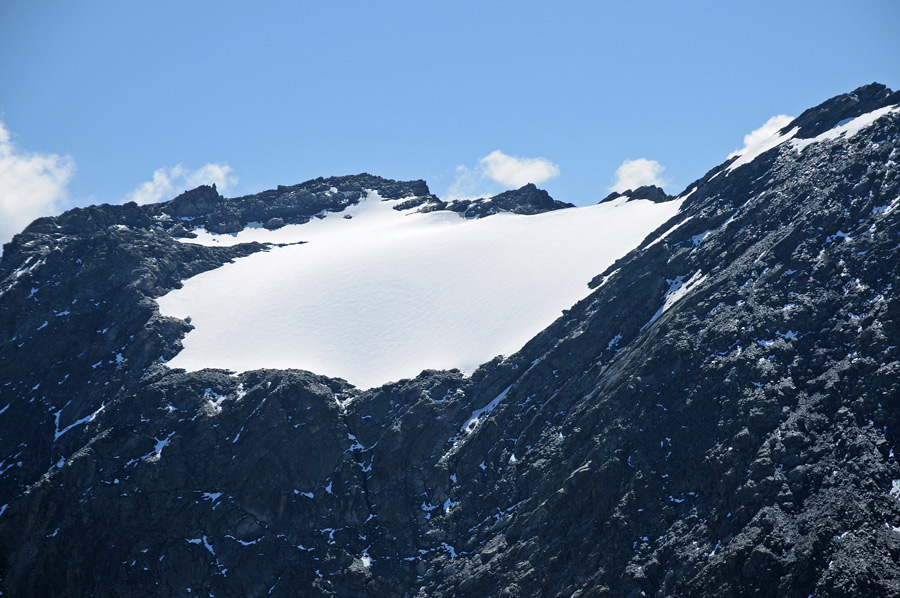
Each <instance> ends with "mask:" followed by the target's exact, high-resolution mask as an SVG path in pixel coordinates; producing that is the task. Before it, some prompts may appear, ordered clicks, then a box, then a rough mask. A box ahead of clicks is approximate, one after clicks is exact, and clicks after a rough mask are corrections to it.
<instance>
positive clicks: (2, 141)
mask: <svg viewBox="0 0 900 598" xmlns="http://www.w3.org/2000/svg"><path fill="white" fill-rule="evenodd" d="M74 174H75V161H74V160H73V159H72V158H71V157H70V156H60V155H58V154H40V153H36V152H27V151H23V150H21V149H19V148H17V147H16V145H15V144H14V143H13V142H12V139H11V137H10V134H9V130H7V128H6V126H5V125H4V124H3V122H2V121H0V245H2V244H3V243H6V242H7V241H9V240H10V239H11V238H12V236H13V235H14V234H16V233H18V232H21V231H22V229H24V228H25V227H26V226H27V225H28V224H30V223H31V221H33V220H34V219H35V218H39V217H41V216H49V215H51V214H53V213H55V212H58V211H60V210H61V209H62V207H63V202H64V200H65V199H66V195H67V190H66V186H67V185H68V184H69V180H70V179H71V178H72V175H74Z"/></svg>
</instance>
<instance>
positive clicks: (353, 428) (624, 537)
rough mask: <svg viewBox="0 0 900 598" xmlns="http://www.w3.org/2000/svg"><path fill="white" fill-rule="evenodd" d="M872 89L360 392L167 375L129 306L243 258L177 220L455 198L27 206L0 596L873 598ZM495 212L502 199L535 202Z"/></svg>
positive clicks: (376, 184)
mask: <svg viewBox="0 0 900 598" xmlns="http://www.w3.org/2000/svg"><path fill="white" fill-rule="evenodd" d="M898 104H900V94H897V93H893V92H891V91H890V90H887V89H885V88H884V87H883V86H879V85H875V84H873V85H870V86H866V87H864V88H860V89H859V90H856V91H855V92H853V93H850V94H845V95H842V96H839V97H837V98H834V99H832V100H829V101H828V102H825V103H824V104H822V105H821V106H819V107H816V108H813V109H811V110H809V111H807V112H805V113H804V114H803V115H801V116H800V117H799V118H798V119H797V120H795V121H794V122H793V123H791V124H789V125H788V126H787V127H786V128H785V130H784V131H783V132H782V133H783V134H784V135H785V137H786V140H785V141H784V142H783V143H781V144H780V145H778V146H777V147H774V148H773V149H771V150H769V151H767V152H765V153H762V154H761V155H759V156H757V157H756V158H755V159H753V160H751V161H748V162H747V163H744V164H742V165H739V166H735V165H736V164H737V159H732V160H729V161H728V162H726V163H724V164H723V165H721V166H718V167H716V168H714V169H713V170H711V171H710V172H709V173H707V174H706V175H705V176H704V177H703V178H701V179H700V180H698V181H696V182H695V183H692V184H691V185H689V186H688V188H687V189H686V190H685V192H684V193H682V194H681V195H680V197H682V198H684V203H683V205H682V208H681V210H680V212H679V213H678V214H677V215H676V216H675V217H674V218H673V219H672V220H671V221H670V222H668V223H667V224H666V225H664V226H663V227H661V228H660V229H659V230H658V231H657V232H655V233H653V234H651V235H650V237H648V238H647V239H646V240H645V241H644V242H643V244H642V245H641V246H640V247H639V248H638V249H636V250H635V251H633V252H631V253H630V254H628V255H627V256H625V257H624V258H622V259H621V260H619V261H618V262H617V263H616V264H614V265H613V266H612V267H610V268H609V269H608V270H607V271H606V272H598V273H597V277H596V278H595V279H594V280H593V281H592V282H591V285H592V288H593V289H594V290H593V292H592V293H591V294H590V295H589V296H588V297H587V298H586V299H584V300H583V301H581V302H579V303H578V304H577V305H574V306H573V307H572V308H571V309H570V310H567V312H566V313H565V314H564V315H563V316H562V317H560V318H559V319H558V320H557V321H556V322H555V323H553V324H552V325H551V326H550V327H548V328H547V329H546V330H545V331H543V332H542V333H540V334H539V335H538V336H536V337H535V338H534V339H532V340H531V341H530V342H529V343H528V344H527V345H525V347H524V348H523V349H522V350H521V351H520V352H518V353H516V354H515V355H511V356H507V357H498V358H497V359H495V360H493V361H491V362H489V363H487V364H484V365H483V366H482V367H481V368H479V369H478V370H477V371H476V372H475V373H474V374H472V375H471V376H464V375H463V374H461V373H460V372H458V371H426V372H423V373H422V374H421V375H419V376H418V377H416V378H415V379H411V380H403V381H400V382H397V383H394V384H389V385H387V386H384V387H381V388H377V389H372V390H368V391H364V392H363V391H360V390H358V389H356V388H354V387H352V386H350V385H349V384H347V383H346V382H344V381H342V380H336V379H329V378H325V377H322V376H319V375H316V374H314V373H311V372H305V371H297V370H286V371H285V370H258V371H252V372H244V373H232V372H227V371H221V370H204V371H200V372H194V373H188V372H184V371H180V370H171V369H169V368H168V367H166V365H165V360H166V359H167V358H170V357H171V356H173V355H174V354H175V353H177V352H178V351H179V349H180V343H181V339H182V338H183V337H184V335H185V334H186V332H187V331H188V330H189V329H190V327H191V324H190V322H187V321H182V320H177V319H174V318H165V317H162V316H160V314H159V311H158V309H157V307H156V303H155V301H154V299H155V298H156V297H158V296H160V295H161V294H163V293H165V292H166V291H168V289H170V288H172V287H178V286H179V285H180V284H181V281H182V280H184V279H186V278H188V277H190V276H192V275H194V274H197V273H199V272H203V271H206V270H210V269H213V268H216V267H219V266H221V265H222V264H224V263H226V262H228V261H230V260H234V259H239V258H240V257H242V256H246V255H249V254H250V253H253V252H258V251H264V250H266V246H265V245H262V244H259V243H250V244H241V245H236V246H233V247H202V246H197V245H190V244H184V243H180V242H179V241H178V240H177V237H179V236H182V235H184V234H187V233H189V229H190V228H192V227H195V226H202V227H205V228H206V229H208V230H210V231H215V232H221V233H227V232H233V231H235V230H240V228H242V227H244V226H246V225H247V224H248V223H250V222H260V223H263V224H266V225H268V226H272V227H277V226H280V225H281V224H284V223H300V222H303V221H305V220H307V219H309V218H314V217H316V215H317V214H321V213H322V211H323V210H328V211H340V210H342V209H343V208H344V207H346V206H347V205H350V204H352V203H354V202H356V201H359V198H360V197H361V195H362V192H363V190H364V189H375V190H377V191H378V192H379V193H380V195H381V196H382V197H384V198H392V199H401V198H408V199H409V201H411V202H412V203H410V204H409V205H408V206H405V209H411V208H416V209H452V207H450V206H452V204H447V203H445V202H442V201H441V200H440V199H438V198H436V197H434V196H433V195H432V194H431V193H430V192H429V191H428V188H427V186H426V185H425V184H424V183H423V182H421V181H413V182H409V183H403V182H397V181H388V180H385V179H379V178H377V177H371V176H369V175H360V176H358V177H339V178H333V179H317V180H315V181H310V182H307V183H303V184H301V185H297V186H294V187H279V188H278V189H277V190H274V191H269V192H265V193H261V194H258V195H255V196H250V197H245V198H238V199H225V198H222V197H220V196H219V195H218V193H217V192H216V191H215V189H213V188H200V189H196V190H194V191H189V192H187V193H185V194H183V195H182V196H179V197H178V198H175V199H173V200H172V201H170V202H167V203H163V204H158V205H153V206H143V207H141V206H136V205H134V204H129V205H125V206H98V207H91V208H87V209H79V210H73V211H71V212H67V213H66V214H63V215H61V216H59V217H56V218H44V219H41V220H38V221H36V222H35V223H34V224H32V225H31V226H30V227H28V228H27V229H26V230H25V231H24V232H23V233H21V234H19V235H17V236H16V237H15V238H14V239H13V241H12V242H11V243H9V244H7V245H6V246H5V248H4V254H3V257H2V260H0V576H2V582H0V587H2V589H3V591H4V592H5V593H7V594H9V595H48V596H50V595H67V596H69V595H75V596H116V595H158V596H168V595H173V594H179V595H184V594H189V595H195V594H199V595H204V596H206V595H210V596H213V595H214V596H220V597H221V596H296V595H306V596H319V595H322V596H324V595H340V596H510V597H512V596H635V597H636V596H745V595H746V596H749V595H754V596H757V595H759V596H798V597H799V596H804V597H805V596H810V595H813V596H848V595H856V596H874V595H880V596H886V595H897V594H900V566H898V559H900V461H898V459H897V457H896V456H895V453H894V448H895V445H896V444H897V440H898V438H897V435H898V430H900V421H898V420H900V405H898V400H900V349H898V347H900V295H898V292H897V288H896V286H897V285H898V284H900V273H898V265H900V260H898V259H897V256H898V253H897V252H898V251H900V210H898V209H897V208H898V207H900V169H898V168H897V161H898V159H900V158H898V156H900V111H898V110H891V109H890V107H892V106H895V105H898ZM877 110H882V113H880V114H879V117H878V118H876V119H871V122H870V123H869V124H868V125H867V126H859V127H856V128H854V127H853V123H857V124H859V123H860V122H861V121H859V120H854V119H858V118H859V117H865V115H871V114H872V113H873V111H877ZM842 127H843V128H842ZM847 127H850V128H847ZM789 136H790V137H789ZM788 137H789V138H788ZM651 191H652V190H651ZM512 193H513V195H512V196H506V195H504V196H498V197H497V198H493V199H491V200H484V201H482V202H476V203H474V204H473V203H470V204H467V205H466V206H463V207H462V209H460V210H454V211H458V212H460V213H461V214H464V215H466V216H467V217H468V216H472V215H473V213H472V211H471V208H472V207H473V206H475V207H476V208H477V209H476V211H475V213H474V214H475V215H478V216H485V217H489V216H490V214H491V213H496V212H498V211H506V210H510V209H511V207H510V206H515V205H519V203H517V202H516V201H515V199H516V198H515V193H516V192H512ZM519 195H520V196H521V197H520V199H522V201H523V202H524V203H522V205H526V206H531V207H526V208H523V209H524V210H525V211H524V212H523V213H534V212H536V211H544V210H547V209H555V208H563V207H565V206H564V205H557V204H559V202H555V201H554V200H552V199H550V198H549V196H546V194H545V193H543V192H541V191H539V190H537V189H534V188H533V187H526V188H523V189H522V190H519ZM653 196H654V198H656V199H655V201H665V200H666V199H667V197H666V196H665V195H664V194H663V195H662V196H660V194H659V193H655V192H653ZM520 203H521V202H520ZM460 205H461V204H460ZM479 206H480V207H479ZM483 206H487V208H485V207H483ZM491 208H493V209H491ZM528 210H532V211H528ZM186 224H189V225H190V226H186ZM586 282H587V281H586Z"/></svg>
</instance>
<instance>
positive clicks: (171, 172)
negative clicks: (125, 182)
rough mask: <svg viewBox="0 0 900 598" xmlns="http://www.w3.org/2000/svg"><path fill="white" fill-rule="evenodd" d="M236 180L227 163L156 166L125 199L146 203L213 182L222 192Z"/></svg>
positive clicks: (168, 197) (169, 197) (170, 197)
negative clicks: (190, 166)
mask: <svg viewBox="0 0 900 598" xmlns="http://www.w3.org/2000/svg"><path fill="white" fill-rule="evenodd" d="M237 180H238V179H237V177H235V176H233V175H232V174H231V166H228V165H227V164H212V163H210V164H204V165H203V166H201V167H200V168H198V169H196V170H191V169H189V168H185V167H184V165H182V164H178V165H176V166H172V167H169V168H157V169H156V170H155V171H154V172H153V178H152V179H151V180H149V181H146V182H143V183H141V184H140V185H138V187H137V188H136V189H135V190H134V191H132V192H131V193H129V194H128V195H127V196H126V197H125V201H133V202H136V203H139V204H147V203H153V202H156V201H160V200H162V199H172V197H174V196H175V195H177V194H178V193H180V192H181V191H184V190H186V189H193V188H194V187H199V186H200V185H212V184H215V185H216V188H217V189H218V190H219V192H223V191H227V190H228V188H229V187H231V186H233V185H235V184H237Z"/></svg>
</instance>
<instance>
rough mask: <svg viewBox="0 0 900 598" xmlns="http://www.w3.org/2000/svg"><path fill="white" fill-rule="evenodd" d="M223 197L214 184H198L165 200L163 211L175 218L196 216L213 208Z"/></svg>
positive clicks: (207, 212)
mask: <svg viewBox="0 0 900 598" xmlns="http://www.w3.org/2000/svg"><path fill="white" fill-rule="evenodd" d="M224 199H225V198H224V197H222V196H221V195H219V192H218V190H216V186H215V184H213V185H212V186H209V185H200V186H199V187H197V188H196V189H191V190H190V191H185V192H184V193H182V194H181V195H179V196H178V197H176V198H175V199H173V200H171V201H168V202H166V203H165V206H164V208H163V211H164V212H165V213H166V214H169V215H170V216H174V217H175V218H182V217H184V218H196V217H197V216H203V215H205V214H209V213H210V212H212V211H213V210H215V209H216V207H217V206H218V204H220V203H221V202H222V201H223V200H224Z"/></svg>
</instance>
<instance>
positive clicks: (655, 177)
mask: <svg viewBox="0 0 900 598" xmlns="http://www.w3.org/2000/svg"><path fill="white" fill-rule="evenodd" d="M665 169H666V167H665V166H663V165H662V164H660V163H659V162H657V161H656V160H648V159H646V158H638V159H637V160H625V161H624V162H622V165H621V166H619V167H618V168H617V169H616V182H615V183H614V184H613V185H612V186H611V187H610V188H609V190H610V191H619V192H622V191H627V190H629V189H637V188H638V187H643V186H644V185H656V186H657V187H662V186H663V185H664V184H665V181H664V180H663V179H662V173H663V171H664V170H665Z"/></svg>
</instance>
